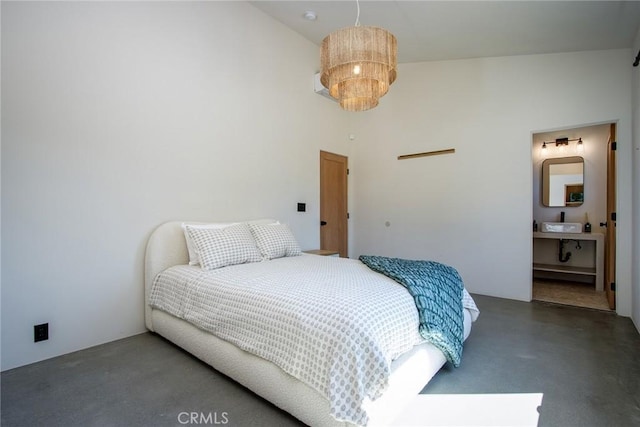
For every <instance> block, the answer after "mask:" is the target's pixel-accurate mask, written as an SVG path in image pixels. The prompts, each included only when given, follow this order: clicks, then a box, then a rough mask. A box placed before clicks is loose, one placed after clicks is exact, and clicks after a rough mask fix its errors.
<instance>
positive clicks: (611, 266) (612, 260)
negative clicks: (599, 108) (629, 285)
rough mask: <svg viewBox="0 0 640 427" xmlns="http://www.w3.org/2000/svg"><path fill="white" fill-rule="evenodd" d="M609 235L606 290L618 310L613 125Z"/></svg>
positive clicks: (609, 158)
mask: <svg viewBox="0 0 640 427" xmlns="http://www.w3.org/2000/svg"><path fill="white" fill-rule="evenodd" d="M606 227H607V233H606V236H605V244H604V280H605V281H604V290H605V292H606V294H607V301H608V302H609V308H611V309H612V310H614V309H615V308H616V291H615V286H616V285H615V283H616V124H615V123H612V124H611V130H610V133H609V142H608V147H607V222H606Z"/></svg>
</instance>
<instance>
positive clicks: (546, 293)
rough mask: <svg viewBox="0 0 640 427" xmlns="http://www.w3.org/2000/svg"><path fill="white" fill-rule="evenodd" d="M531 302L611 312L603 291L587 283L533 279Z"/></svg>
mask: <svg viewBox="0 0 640 427" xmlns="http://www.w3.org/2000/svg"><path fill="white" fill-rule="evenodd" d="M533 300H534V301H543V302H552V303H556V304H564V305H572V306H576V307H585V308H593V309H596V310H606V311H611V310H610V309H609V304H608V303H607V297H606V294H605V293H604V291H600V292H599V291H596V290H595V289H594V286H593V285H590V284H587V283H579V282H567V281H561V280H547V279H534V281H533Z"/></svg>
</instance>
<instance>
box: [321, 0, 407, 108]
mask: <svg viewBox="0 0 640 427" xmlns="http://www.w3.org/2000/svg"><path fill="white" fill-rule="evenodd" d="M356 4H357V8H358V14H357V17H356V22H355V25H354V26H353V27H346V28H342V29H340V30H337V31H334V32H332V33H330V34H329V35H328V36H327V37H325V38H324V40H323V41H322V46H321V47H320V68H321V70H320V81H321V82H322V85H323V86H324V87H326V88H327V89H329V94H330V95H331V96H332V97H333V98H335V99H337V100H338V101H339V102H340V107H342V109H344V110H347V111H365V110H369V109H371V108H374V107H375V106H377V105H378V100H379V99H380V98H381V97H382V96H384V95H385V94H386V93H387V91H388V90H389V86H391V84H392V83H393V82H394V81H395V80H396V68H397V66H398V60H397V56H398V43H397V41H396V38H395V36H394V35H393V34H391V33H390V32H389V31H387V30H385V29H384V28H379V27H368V26H362V27H361V26H360V3H359V1H358V0H356Z"/></svg>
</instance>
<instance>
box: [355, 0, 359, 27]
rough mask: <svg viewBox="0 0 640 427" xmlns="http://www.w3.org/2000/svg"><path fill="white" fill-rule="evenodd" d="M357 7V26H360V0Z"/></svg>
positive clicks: (357, 1)
mask: <svg viewBox="0 0 640 427" xmlns="http://www.w3.org/2000/svg"><path fill="white" fill-rule="evenodd" d="M356 7H357V8H358V14H357V15H356V23H355V26H356V27H359V26H360V1H359V0H356Z"/></svg>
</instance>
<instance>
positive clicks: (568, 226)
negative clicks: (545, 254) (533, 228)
mask: <svg viewBox="0 0 640 427" xmlns="http://www.w3.org/2000/svg"><path fill="white" fill-rule="evenodd" d="M541 231H542V232H543V233H582V224H581V223H579V222H543V223H542V230H541Z"/></svg>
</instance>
